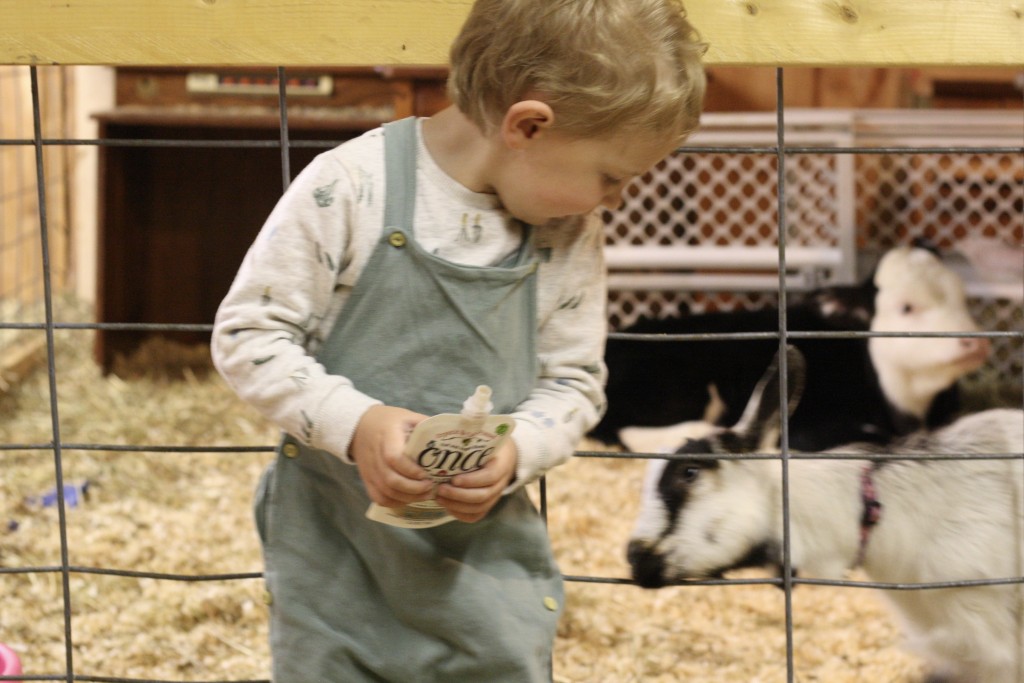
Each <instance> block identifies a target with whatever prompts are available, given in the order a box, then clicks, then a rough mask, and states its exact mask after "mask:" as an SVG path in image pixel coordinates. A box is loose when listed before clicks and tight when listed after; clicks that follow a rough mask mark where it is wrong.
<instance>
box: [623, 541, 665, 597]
mask: <svg viewBox="0 0 1024 683" xmlns="http://www.w3.org/2000/svg"><path fill="white" fill-rule="evenodd" d="M626 559H628V560H629V565H630V567H632V568H633V580H634V581H635V582H636V583H637V584H638V585H639V586H641V587H643V588H661V587H662V586H664V585H665V558H664V556H662V554H661V553H659V552H657V551H655V550H654V549H653V548H651V547H650V546H649V545H648V544H646V543H644V542H643V541H630V542H629V546H628V547H627V549H626Z"/></svg>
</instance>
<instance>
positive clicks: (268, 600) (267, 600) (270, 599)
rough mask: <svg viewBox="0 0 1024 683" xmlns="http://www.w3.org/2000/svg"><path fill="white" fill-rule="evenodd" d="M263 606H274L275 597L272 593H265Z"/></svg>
mask: <svg viewBox="0 0 1024 683" xmlns="http://www.w3.org/2000/svg"><path fill="white" fill-rule="evenodd" d="M263 604H264V605H273V604H274V596H273V594H272V593H271V592H270V591H263Z"/></svg>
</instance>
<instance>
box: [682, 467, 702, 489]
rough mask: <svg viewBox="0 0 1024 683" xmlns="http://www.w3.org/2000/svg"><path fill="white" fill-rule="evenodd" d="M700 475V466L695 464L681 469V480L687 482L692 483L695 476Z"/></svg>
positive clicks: (695, 478) (695, 479)
mask: <svg viewBox="0 0 1024 683" xmlns="http://www.w3.org/2000/svg"><path fill="white" fill-rule="evenodd" d="M699 476H700V468H699V467H697V466H696V465H690V466H688V467H686V468H685V469H684V470H683V481H684V482H685V483H687V484H692V483H693V482H695V481H697V477H699Z"/></svg>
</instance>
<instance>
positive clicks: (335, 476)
mask: <svg viewBox="0 0 1024 683" xmlns="http://www.w3.org/2000/svg"><path fill="white" fill-rule="evenodd" d="M384 132H385V135H384V138H385V160H386V169H387V176H386V190H387V192H386V194H387V197H386V206H385V213H384V230H383V232H382V235H381V239H380V241H379V243H378V244H377V246H376V247H375V249H374V251H373V254H372V255H371V257H370V260H369V262H368V263H367V266H366V268H365V270H364V271H363V273H362V274H361V276H360V278H359V280H358V281H357V283H356V285H355V288H354V289H353V292H352V295H351V297H350V299H349V300H348V301H347V302H346V305H345V308H344V310H343V311H342V314H341V316H340V317H339V320H338V322H337V323H336V324H335V326H334V328H333V330H332V331H331V333H330V335H329V336H328V338H327V340H326V341H325V343H324V346H323V348H322V350H321V352H320V353H319V356H318V359H319V360H320V361H321V362H322V363H323V364H324V366H325V367H326V369H327V371H328V372H331V373H335V374H339V375H344V376H346V377H348V378H350V379H351V380H352V381H353V383H354V384H355V386H356V387H357V388H359V389H360V390H362V391H364V392H366V393H367V394H369V395H371V396H373V397H375V398H378V399H380V400H382V401H383V402H384V403H385V404H388V405H394V406H402V407H405V408H409V409H411V410H415V411H417V412H421V413H425V414H427V415H432V414H436V413H441V412H458V411H459V410H460V409H461V405H462V402H463V401H464V400H465V399H466V398H467V397H468V396H469V395H470V394H472V393H473V390H474V389H475V387H476V386H477V385H478V384H488V385H490V386H491V387H492V388H493V391H494V394H493V397H492V400H493V403H494V407H495V412H510V411H512V410H513V409H514V408H515V407H516V406H517V405H518V404H519V403H520V402H521V401H523V400H524V399H525V398H526V397H527V395H528V393H529V392H530V390H531V388H532V387H533V386H534V383H535V380H536V375H537V360H536V352H535V348H536V327H537V322H536V265H535V264H534V262H533V255H532V249H531V240H530V232H529V230H530V229H529V227H524V237H523V243H522V245H521V247H520V249H519V250H518V252H517V253H516V254H515V255H514V256H513V257H511V258H510V259H509V261H508V262H506V263H503V264H500V265H499V266H496V267H485V268H481V267H474V266H463V265H457V264H454V263H451V262H448V261H445V260H443V259H441V258H438V257H437V256H434V255H432V254H429V253H427V252H426V251H424V250H423V249H422V248H421V247H420V246H419V245H418V244H417V243H416V240H415V237H414V231H413V225H412V216H413V201H414V198H415V177H416V176H415V168H416V127H415V120H413V119H406V120H404V121H400V122H397V123H394V124H389V125H387V126H386V127H385V131H384ZM369 505H370V500H369V498H368V497H367V494H366V491H365V489H364V487H363V483H362V481H361V479H360V478H359V475H358V472H357V470H356V468H355V467H354V466H352V465H347V464H345V463H343V462H341V461H340V460H339V459H338V458H337V457H335V456H334V455H331V454H329V453H326V452H324V451H319V450H316V449H311V448H307V447H305V446H303V445H302V444H301V443H300V442H299V441H298V440H297V439H295V438H293V437H291V436H289V435H285V437H284V439H283V440H282V443H281V447H280V448H279V449H278V457H277V459H276V461H275V463H274V464H273V465H272V466H271V468H269V469H268V470H267V473H266V474H265V475H264V478H263V481H262V482H261V485H260V490H259V491H258V494H257V501H256V516H257V524H258V527H259V530H260V536H261V539H262V541H263V552H264V559H265V564H266V582H267V588H268V591H269V594H270V597H271V636H270V638H271V650H272V654H273V677H274V681H276V682H277V683H358V682H362V681H375V682H380V681H388V682H389V683H419V682H421V681H422V682H437V683H486V682H492V681H493V682H498V681H501V682H508V683H534V682H540V681H550V659H551V648H552V645H553V643H554V638H555V628H556V623H557V620H558V616H559V614H558V613H559V610H560V609H561V605H562V604H563V592H562V579H561V574H560V572H559V570H558V567H557V565H556V564H555V561H554V557H553V556H552V553H551V547H550V543H549V541H548V537H547V533H546V530H545V527H544V524H543V521H542V520H541V519H540V517H539V515H538V514H537V512H536V509H535V508H534V507H533V504H532V503H531V502H530V500H529V498H528V497H527V495H526V493H525V491H523V490H522V489H519V490H517V491H516V492H515V493H512V494H510V495H508V496H505V497H504V498H503V499H502V500H501V501H499V503H498V504H497V505H496V506H495V507H494V509H493V510H492V511H491V512H490V514H489V515H488V516H487V517H486V518H484V519H483V520H481V521H479V522H477V523H475V524H466V523H463V522H458V521H455V522H450V523H448V524H445V525H442V526H439V527H435V528H432V529H415V530H413V529H400V528H396V527H392V526H389V525H386V524H381V523H379V522H374V521H370V520H368V519H366V518H365V513H366V509H367V507H368V506H369Z"/></svg>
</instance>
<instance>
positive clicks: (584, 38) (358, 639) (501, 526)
mask: <svg viewBox="0 0 1024 683" xmlns="http://www.w3.org/2000/svg"><path fill="white" fill-rule="evenodd" d="M702 52H703V46H702V45H701V44H700V43H699V42H698V38H697V35H696V32H695V31H694V30H693V28H692V27H691V26H690V25H689V23H687V21H686V20H685V18H684V15H683V8H682V7H681V6H680V5H679V4H678V0H477V2H476V4H475V5H474V6H473V8H472V10H471V12H470V15H469V17H468V19H467V21H466V24H465V26H464V27H463V29H462V31H461V32H460V34H459V36H458V37H457V39H456V41H455V43H454V45H453V47H452V50H451V76H450V80H449V94H450V97H451V100H452V102H453V103H454V104H453V105H452V106H450V107H448V108H447V109H444V110H443V111H441V112H440V113H438V114H437V115H435V116H433V117H431V118H429V119H422V120H415V119H407V120H404V121H400V122H397V123H394V124H388V125H386V126H384V127H383V129H378V130H373V131H370V132H369V133H367V134H365V135H363V136H361V137H359V138H357V139H355V140H352V141H349V142H346V143H345V144H343V145H341V146H340V147H338V148H336V149H334V150H332V151H329V152H326V153H324V154H322V155H320V156H319V157H318V158H317V159H316V160H314V161H313V162H312V163H311V164H310V165H309V166H308V167H307V168H306V169H305V170H303V172H302V173H301V174H300V175H299V177H298V178H296V180H295V181H294V183H292V185H291V186H290V187H289V189H288V191H287V192H286V193H285V195H284V196H283V198H282V199H281V200H280V202H279V204H278V205H277V207H276V208H275V209H274V211H273V212H272V213H271V215H270V217H269V218H268V220H267V222H266V224H265V226H264V227H263V230H262V232H261V233H260V235H259V236H258V238H257V239H256V241H255V243H254V244H253V245H252V248H251V249H250V251H249V253H248V255H247V256H246V258H245V261H244V263H243V264H242V267H241V270H240V271H239V273H238V276H237V278H236V280H235V282H234V285H233V286H232V288H231V291H230V292H229V294H228V295H227V298H226V299H225V300H224V302H223V303H222V305H221V307H220V310H219V311H218V314H217V319H216V326H215V329H214V333H213V344H212V348H213V355H214V360H215V362H216V365H217V368H218V369H219V371H220V372H221V374H222V375H223V376H224V378H225V379H226V380H227V382H228V383H229V384H230V385H231V387H232V388H233V389H234V390H235V391H236V392H237V393H238V394H239V395H240V396H241V397H242V398H243V399H244V400H246V401H248V402H249V403H251V404H252V405H253V406H255V407H256V408H257V409H259V410H260V411H261V412H262V414H264V415H265V416H267V417H268V418H269V419H270V420H272V421H273V422H274V423H275V424H277V425H279V426H280V427H281V428H282V430H283V431H284V437H283V439H282V443H281V445H280V448H279V455H278V458H277V460H276V462H275V463H274V465H273V466H272V467H271V468H270V469H268V471H267V473H266V474H265V476H264V477H263V480H262V481H261V484H260V489H259V491H258V492H257V501H256V514H257V524H258V528H259V531H260V537H261V540H262V542H263V550H264V558H265V562H266V572H265V575H266V582H267V588H268V592H269V595H270V598H271V610H270V613H271V650H272V655H273V676H274V680H275V681H278V682H279V683H353V682H359V681H391V682H395V683H409V682H411V681H437V682H442V681H443V682H445V683H452V682H465V683H484V682H487V681H508V682H510V683H530V682H535V681H546V680H550V660H551V651H552V646H553V643H554V637H555V627H556V623H557V619H558V617H559V613H560V611H561V609H562V606H563V592H562V583H561V574H560V572H559V570H558V567H557V566H556V564H555V561H554V559H553V557H552V553H551V549H550V544H549V542H548V539H547V535H546V532H545V528H544V524H543V521H542V520H541V519H540V518H539V516H538V515H537V513H536V510H535V509H534V507H533V506H532V504H531V503H530V501H529V499H528V497H527V495H526V493H525V491H524V489H523V486H524V485H525V484H527V483H529V482H531V481H534V480H535V479H537V477H539V476H540V475H542V474H543V473H544V472H545V471H547V470H548V469H550V468H551V467H554V466H555V465H558V464H560V463H562V462H564V461H565V460H566V459H568V458H569V457H570V456H571V454H572V452H573V450H574V449H575V447H576V445H577V443H578V441H579V439H580V437H581V436H582V435H583V434H584V433H585V432H586V431H587V430H588V429H589V428H591V427H592V426H593V425H594V424H595V423H596V421H597V419H598V416H599V414H600V412H601V411H602V410H603V391H602V387H603V382H604V379H605V374H604V366H603V363H602V354H603V347H604V338H605V331H606V319H605V274H604V263H603V259H602V244H603V233H602V226H601V221H600V216H599V212H598V211H596V209H598V208H599V207H602V206H605V207H610V208H614V207H617V206H618V205H619V203H620V201H621V198H620V194H621V191H622V189H623V187H624V186H625V185H626V183H627V182H629V180H630V179H632V178H634V177H636V176H637V175H640V174H641V173H643V172H644V171H646V170H647V169H648V168H649V167H651V166H652V165H654V164H655V163H656V162H657V161H659V160H660V159H662V158H663V157H665V156H666V155H668V154H669V153H670V152H672V151H673V150H674V149H675V148H676V147H677V146H678V145H679V144H680V143H681V142H682V141H683V139H684V138H685V137H686V136H687V135H688V134H689V133H690V132H692V131H693V129H694V128H695V127H696V125H697V121H698V118H699V110H700V106H701V102H702V98H703V92H704V75H703V71H702V69H701V66H700V57H701V55H702ZM479 384H488V385H490V386H491V387H492V389H493V392H494V394H493V398H492V400H493V403H494V407H495V412H502V413H512V414H513V415H514V417H515V420H516V428H515V430H514V432H513V434H512V438H511V439H509V440H507V441H506V446H505V447H503V448H502V449H499V451H498V452H496V453H495V455H494V456H493V457H492V459H491V460H490V461H489V462H488V463H487V465H486V466H485V467H483V468H482V469H480V470H478V471H476V472H472V473H467V474H463V475H460V476H457V477H455V478H454V479H453V480H452V481H451V483H450V484H443V485H440V486H437V487H434V486H433V485H432V483H431V482H430V481H429V480H428V479H427V477H426V475H425V473H424V472H423V471H422V470H421V469H420V468H419V467H418V466H417V465H415V464H414V463H412V462H411V461H410V460H408V459H406V458H405V457H403V455H402V448H403V445H404V443H405V440H406V437H407V435H408V433H409V431H410V429H411V428H412V427H413V426H414V425H415V424H417V423H418V422H419V421H421V420H423V419H425V417H427V416H429V415H433V414H437V413H441V412H458V411H459V410H460V408H461V405H462V402H463V401H464V400H465V399H466V398H467V397H468V396H470V394H472V393H473V390H474V388H475V387H476V386H477V385H479ZM435 488H436V490H435ZM432 497H436V500H437V501H438V502H439V503H440V504H441V505H442V506H443V507H444V508H445V509H447V510H448V511H449V512H450V513H451V514H452V515H454V516H455V517H456V518H457V521H453V522H450V523H448V524H444V525H442V526H438V527H434V528H430V529H402V528H396V527H392V526H389V525H386V524H382V523H379V522H375V521H371V520H368V519H366V517H365V513H366V510H367V508H368V506H369V505H370V502H371V501H373V502H376V503H378V504H382V505H385V506H391V507H394V506H399V505H403V504H406V503H410V502H414V501H421V500H426V499H429V498H432Z"/></svg>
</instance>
